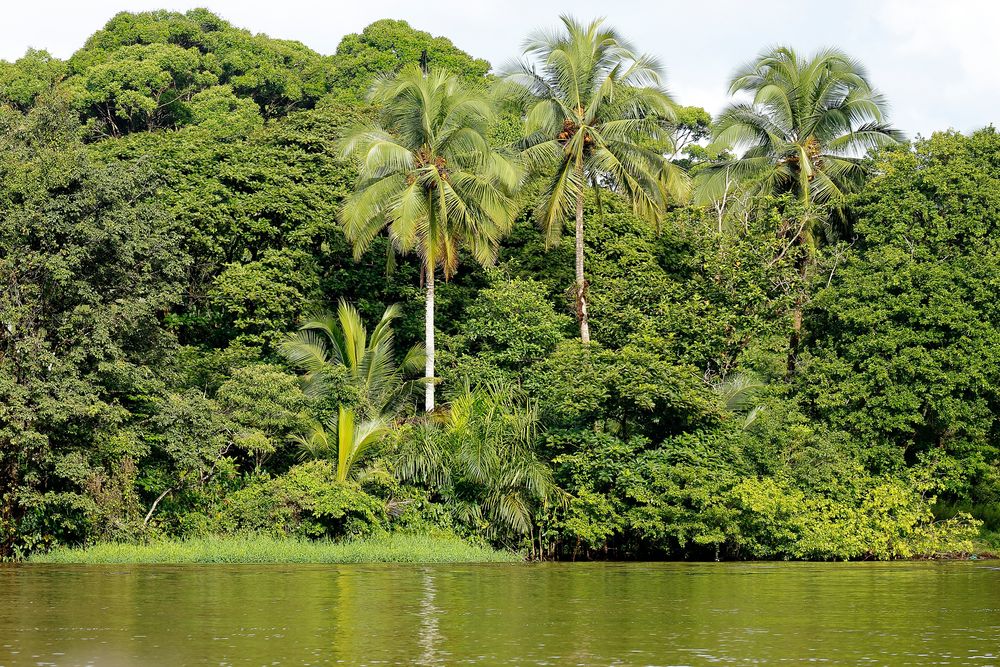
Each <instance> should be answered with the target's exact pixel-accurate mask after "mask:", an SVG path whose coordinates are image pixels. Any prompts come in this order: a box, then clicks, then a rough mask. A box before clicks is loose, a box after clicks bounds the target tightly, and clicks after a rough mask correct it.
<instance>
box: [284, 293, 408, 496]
mask: <svg viewBox="0 0 1000 667" xmlns="http://www.w3.org/2000/svg"><path fill="white" fill-rule="evenodd" d="M398 316H399V309H398V308H397V307H396V306H390V307H389V308H386V310H385V313H384V314H383V315H382V319H381V320H380V321H379V323H378V324H377V325H376V326H375V328H374V329H373V330H372V332H371V335H369V334H368V331H367V329H366V328H365V326H364V323H363V322H362V321H361V316H360V314H358V311H357V310H356V309H355V308H354V306H352V305H350V304H348V303H347V302H345V301H341V302H340V304H339V306H338V307H337V314H336V315H333V314H331V313H322V314H319V315H316V316H314V317H313V318H312V319H310V320H309V321H308V322H306V323H305V324H303V325H302V327H301V328H300V330H299V331H297V332H296V333H294V334H289V335H288V337H287V338H286V339H285V341H284V342H283V343H282V345H281V347H280V351H281V353H282V355H284V357H285V358H286V359H288V361H289V362H290V363H292V364H293V365H294V366H296V367H297V368H299V369H300V370H302V371H304V373H305V375H304V376H303V383H304V389H305V392H306V394H307V395H310V396H313V397H316V398H321V397H324V396H328V395H329V394H331V393H333V392H339V389H340V386H341V384H342V383H344V382H345V381H346V385H347V387H348V388H349V389H350V391H351V393H352V394H353V396H352V397H351V400H350V403H349V404H345V403H341V404H339V405H338V406H337V414H336V416H334V417H333V418H331V419H329V420H325V421H324V420H320V419H315V418H312V419H309V420H308V428H307V429H306V432H305V433H304V434H300V435H297V436H296V437H295V439H296V441H297V442H298V444H299V447H300V449H301V450H302V454H303V455H304V456H308V457H312V458H334V459H336V461H337V479H338V480H339V481H344V480H346V479H347V475H348V473H349V472H350V470H351V467H352V466H353V465H354V463H355V462H356V461H357V460H358V459H359V458H360V457H361V456H362V455H363V454H364V453H365V451H367V450H368V449H369V448H370V447H371V446H372V445H374V444H375V443H377V442H378V441H379V440H381V439H382V438H383V437H384V436H385V435H386V434H387V433H388V432H389V430H390V428H391V426H392V420H393V415H395V414H396V413H397V412H398V410H399V408H400V402H401V401H402V399H403V398H404V397H405V396H406V395H407V393H408V391H407V390H408V389H409V386H410V383H409V382H408V381H407V380H406V376H407V375H408V374H410V373H414V372H418V371H419V369H420V365H421V363H422V362H423V357H424V351H423V348H422V347H421V346H420V345H414V346H413V347H412V348H410V350H409V351H408V352H407V353H406V356H405V357H404V358H403V361H402V363H399V364H397V363H396V359H395V353H394V350H393V333H392V321H393V320H394V319H395V318H396V317H398ZM338 398H340V399H341V400H343V397H338Z"/></svg>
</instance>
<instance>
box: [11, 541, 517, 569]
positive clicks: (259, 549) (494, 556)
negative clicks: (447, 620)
mask: <svg viewBox="0 0 1000 667" xmlns="http://www.w3.org/2000/svg"><path fill="white" fill-rule="evenodd" d="M521 559H522V558H521V556H520V555H518V554H516V553H512V552H508V551H496V550H494V549H490V548H485V547H479V546H475V545H472V544H469V543H468V542H465V541H464V540H461V539H459V538H457V537H453V536H440V535H398V534H397V535H385V536H381V537H374V538H369V539H363V540H353V541H348V542H329V541H313V540H303V539H287V538H286V539H276V538H273V537H267V536H261V535H253V536H246V537H203V538H192V539H186V540H165V541H161V542H151V543H148V544H114V543H106V544H96V545H94V546H90V547H82V548H58V549H55V550H53V551H50V552H49V553H46V554H38V555H36V556H33V557H32V558H31V559H30V562H32V563H82V564H92V565H97V564H104V563H143V564H151V563H162V564H170V563H506V562H516V561H519V560H521Z"/></svg>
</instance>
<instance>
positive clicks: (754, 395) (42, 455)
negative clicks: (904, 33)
mask: <svg viewBox="0 0 1000 667" xmlns="http://www.w3.org/2000/svg"><path fill="white" fill-rule="evenodd" d="M551 23H552V26H550V27H553V28H554V29H553V30H545V31H540V32H532V31H531V29H530V26H529V27H528V28H526V30H525V41H524V42H523V43H522V44H517V43H514V44H511V45H510V56H511V63H510V64H507V65H502V64H495V66H494V65H493V64H491V63H489V62H486V61H484V60H481V59H477V58H476V57H474V56H472V55H469V54H468V53H465V52H463V51H462V50H460V49H458V48H457V47H456V46H454V44H453V43H452V42H451V41H450V40H449V39H448V38H447V37H443V36H433V35H431V34H429V33H427V32H423V31H421V30H417V29H415V28H413V27H411V26H410V25H408V24H407V23H405V22H403V21H398V20H389V19H386V20H381V21H378V22H375V23H373V24H371V25H369V26H368V27H367V28H365V29H364V30H363V32H361V33H359V34H352V35H348V36H347V37H345V38H344V39H343V40H342V42H341V43H340V45H339V47H338V48H337V50H336V53H334V54H333V55H321V54H320V53H317V52H315V51H313V50H311V49H310V48H308V47H306V46H304V45H303V44H301V43H299V42H295V41H287V40H281V39H275V38H271V37H268V36H265V35H263V34H254V33H251V32H249V31H247V30H244V29H241V28H239V27H236V26H233V25H231V24H230V23H228V22H227V21H225V20H223V19H221V18H219V17H218V16H216V15H214V14H213V13H211V12H209V11H207V10H200V9H199V10H192V11H188V12H186V13H173V12H167V11H157V12H146V13H121V14H118V15H116V16H114V17H113V18H112V19H111V20H110V21H108V22H107V24H106V25H105V26H104V28H103V29H101V30H99V31H98V32H96V33H95V34H93V35H92V36H91V37H90V38H89V39H88V40H87V41H86V43H85V44H83V45H82V47H81V48H79V50H78V51H76V53H74V54H73V55H72V57H70V58H68V59H67V60H61V59H58V58H55V57H53V56H51V55H49V53H47V52H46V51H42V50H29V51H28V52H27V53H25V54H24V56H23V57H22V58H20V59H18V60H16V61H15V62H5V61H0V560H25V559H46V558H52V559H59V558H60V557H64V558H65V557H67V554H72V553H74V552H73V551H72V550H73V549H78V548H83V549H84V550H85V551H84V553H106V552H107V550H110V551H111V552H114V553H119V554H121V553H125V555H124V556H121V557H122V558H126V559H127V558H129V557H134V555H135V553H138V551H141V550H147V551H150V550H151V552H152V553H153V554H154V557H155V553H156V552H157V550H158V549H159V550H162V549H167V548H171V549H179V550H180V552H179V553H178V554H176V555H175V556H173V557H170V558H173V559H175V560H183V559H184V558H188V557H190V558H195V559H196V558H197V553H209V554H210V555H211V554H214V556H212V557H220V556H219V554H225V553H230V552H232V553H233V555H232V559H233V560H237V561H238V560H240V554H241V553H243V554H245V553H247V551H248V550H249V551H251V552H253V553H255V554H256V555H255V556H253V557H254V558H255V559H257V560H260V559H261V558H263V559H268V558H270V559H272V560H288V559H291V560H294V559H295V554H296V553H302V552H303V551H309V550H312V549H317V550H323V549H327V550H330V549H346V550H354V551H357V553H358V554H360V555H357V556H352V558H357V559H360V560H365V559H366V558H371V559H378V558H379V556H378V555H377V553H376V552H378V549H379V548H381V547H379V545H387V544H400V545H402V546H401V547H400V549H403V550H404V551H405V550H406V549H417V550H425V551H427V552H428V553H434V552H435V551H438V552H439V553H438V554H437V555H438V556H439V557H440V559H442V560H449V559H454V560H462V559H470V560H483V559H485V560H492V559H496V560H512V559H513V560H518V559H525V558H527V559H536V560H577V561H581V560H684V559H689V560H709V561H712V560H751V559H776V560H780V559H789V560H890V559H900V558H924V557H926V558H935V557H963V558H968V557H970V556H975V557H981V556H983V555H987V554H990V553H995V552H996V551H998V550H1000V419H998V416H1000V171H998V170H1000V135H998V134H997V132H996V131H995V130H994V129H993V128H992V127H986V128H983V129H981V130H978V131H975V132H970V133H965V134H962V133H959V132H956V131H953V130H948V129H947V128H941V131H940V132H935V133H933V134H932V135H931V136H929V137H922V136H917V137H907V136H904V135H903V133H901V132H900V131H899V130H898V129H896V128H895V127H894V126H893V125H892V120H891V116H890V115H889V114H888V101H887V100H886V99H884V98H883V96H882V95H881V94H880V93H879V92H878V81H873V80H871V78H870V77H869V75H868V73H867V72H866V70H865V68H864V66H863V64H862V63H859V62H857V61H856V60H854V59H853V58H852V57H851V56H850V54H847V53H844V52H842V51H840V50H838V49H837V48H833V47H831V48H829V49H826V50H821V51H818V52H803V51H799V50H796V48H795V45H794V44H789V45H779V46H773V47H767V48H764V49H763V50H761V51H760V52H759V53H757V54H754V53H747V54H746V56H747V61H746V63H745V64H742V65H741V64H739V63H733V72H734V73H733V76H732V79H731V82H730V84H731V85H730V90H729V93H730V95H731V104H730V105H729V106H728V107H726V108H725V109H724V110H723V111H722V112H721V113H719V114H716V115H715V117H713V116H712V115H710V114H709V113H708V112H706V111H705V110H704V109H702V108H699V107H694V106H684V100H678V99H675V98H674V97H672V96H671V95H670V94H669V93H668V92H667V91H668V90H669V89H668V87H667V83H668V81H667V80H666V78H665V76H664V74H663V70H662V64H661V63H658V62H657V61H656V59H655V58H652V57H650V56H648V55H645V54H644V53H643V52H642V51H641V50H636V49H635V47H633V46H631V45H630V43H629V41H628V39H627V36H626V35H621V34H619V33H618V32H616V30H615V29H614V26H613V21H600V20H597V21H591V20H590V19H589V17H579V18H571V17H564V18H563V19H562V20H561V21H559V20H558V19H556V18H555V17H554V16H553V17H552V21H551ZM541 27H545V26H541ZM647 46H648V45H647ZM666 65H669V66H670V67H672V68H680V67H683V66H684V63H666ZM205 545H208V546H207V547H206V546H205ZM372 545H375V546H372ZM414 545H416V546H414ZM376 547H378V548H376ZM88 548H91V549H98V550H100V549H104V550H105V552H100V551H98V552H93V551H91V552H87V551H86V549H88ZM185 549H186V551H185ZM366 549H368V551H366ZM137 550H138V551H137ZM354 551H352V552H351V553H354ZM114 553H112V557H114ZM185 553H186V554H188V555H187V556H185ZM267 553H272V556H270V557H269V556H267ZM309 553H312V552H311V551H310V552H309ZM317 553H318V552H317ZM378 553H381V552H378ZM60 554H62V556H60ZM129 554H132V556H129ZM191 554H195V555H194V556H192V555H191ZM365 554H369V555H368V556H366V555H365ZM372 554H375V555H372ZM332 557H333V556H331V558H332ZM170 558H168V560H169V559H170ZM112 559H113V558H112ZM307 559H308V558H307ZM319 560H322V558H319Z"/></svg>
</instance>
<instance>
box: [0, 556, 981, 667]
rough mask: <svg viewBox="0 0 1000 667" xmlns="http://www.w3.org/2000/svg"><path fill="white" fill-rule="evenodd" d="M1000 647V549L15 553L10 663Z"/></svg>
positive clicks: (671, 657) (868, 660)
mask: <svg viewBox="0 0 1000 667" xmlns="http://www.w3.org/2000/svg"><path fill="white" fill-rule="evenodd" d="M328 664H348V665H465V664H477V665H799V664H820V665H892V666H896V665H976V666H978V667H987V666H990V665H992V666H994V667H996V666H998V665H1000V563H997V562H981V563H969V562H946V563H909V562H907V563H845V564H825V563H824V564H820V563H703V564H695V563H627V564H626V563H555V564H523V565H435V566H420V565H407V566H401V565H370V566H366V565H343V566H308V565H306V566H302V565H297V566H281V565H272V566H201V565H185V566H148V565H143V566H62V565H15V566H6V567H0V665H3V666H6V667H13V666H20V665H114V666H117V665H143V666H145V665H328Z"/></svg>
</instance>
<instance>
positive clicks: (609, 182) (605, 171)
mask: <svg viewBox="0 0 1000 667" xmlns="http://www.w3.org/2000/svg"><path fill="white" fill-rule="evenodd" d="M562 23H563V30H562V31H560V32H557V33H536V34H534V35H532V36H530V37H529V38H528V40H527V41H526V42H525V46H524V59H523V60H522V61H520V62H518V63H517V64H516V65H515V66H513V67H511V68H509V71H508V72H507V74H506V77H505V78H506V80H507V81H508V82H509V83H510V84H511V86H512V91H513V93H514V95H515V96H516V97H517V98H520V100H521V101H522V102H523V103H524V108H525V112H524V113H525V115H524V120H525V128H524V130H525V135H526V137H525V139H524V143H523V152H522V155H523V156H524V158H525V161H526V163H527V165H528V166H529V167H530V168H531V169H532V170H533V171H535V172H537V173H539V174H540V175H541V176H542V177H543V178H544V179H545V182H544V188H543V194H542V196H541V198H540V202H539V205H538V207H537V211H536V218H537V220H538V222H539V224H540V225H541V227H542V230H543V232H544V233H545V238H546V242H547V243H548V244H550V245H551V244H553V243H555V242H556V241H557V240H558V239H559V236H560V235H561V233H562V229H563V226H564V225H565V223H566V221H567V220H568V219H569V218H571V217H574V216H575V221H576V227H575V236H576V238H575V241H576V283H575V286H574V292H575V298H576V313H577V319H578V320H579V323H580V337H581V338H582V340H583V341H584V342H589V340H590V325H589V319H588V311H587V304H588V301H587V281H586V276H585V274H584V220H583V200H584V193H585V191H586V189H587V187H588V186H592V187H594V188H597V187H610V188H611V189H613V190H615V191H616V192H618V193H620V194H621V195H623V196H625V197H626V198H627V199H628V200H629V201H630V202H631V203H632V205H633V207H634V209H635V212H636V213H637V214H639V215H641V216H643V217H645V218H647V219H650V220H653V221H657V220H658V219H659V216H660V215H661V214H662V212H663V209H664V206H665V205H666V202H667V199H668V196H670V195H676V194H681V193H682V192H683V189H684V186H685V181H684V175H683V173H682V172H681V171H680V170H679V169H678V168H676V167H675V166H674V165H673V164H671V163H670V162H669V161H668V160H667V159H666V158H665V153H669V152H671V151H670V148H669V146H670V142H671V133H670V127H669V122H670V121H671V120H672V119H674V118H675V104H674V102H673V101H672V100H671V99H670V97H669V96H668V95H667V93H666V92H665V91H664V90H663V89H662V88H661V80H662V73H661V70H660V67H659V65H658V64H657V63H656V61H655V60H654V59H653V58H652V57H650V56H648V55H636V54H635V53H634V51H633V49H632V48H631V47H630V46H629V45H628V44H627V43H626V42H625V41H624V40H623V39H622V38H621V37H620V36H619V35H618V34H617V33H616V32H615V31H614V30H612V29H611V28H606V27H604V26H603V22H602V21H601V20H597V21H593V22H591V23H589V24H586V25H585V24H583V23H579V22H577V21H576V20H574V19H573V18H571V17H568V16H563V17H562Z"/></svg>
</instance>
